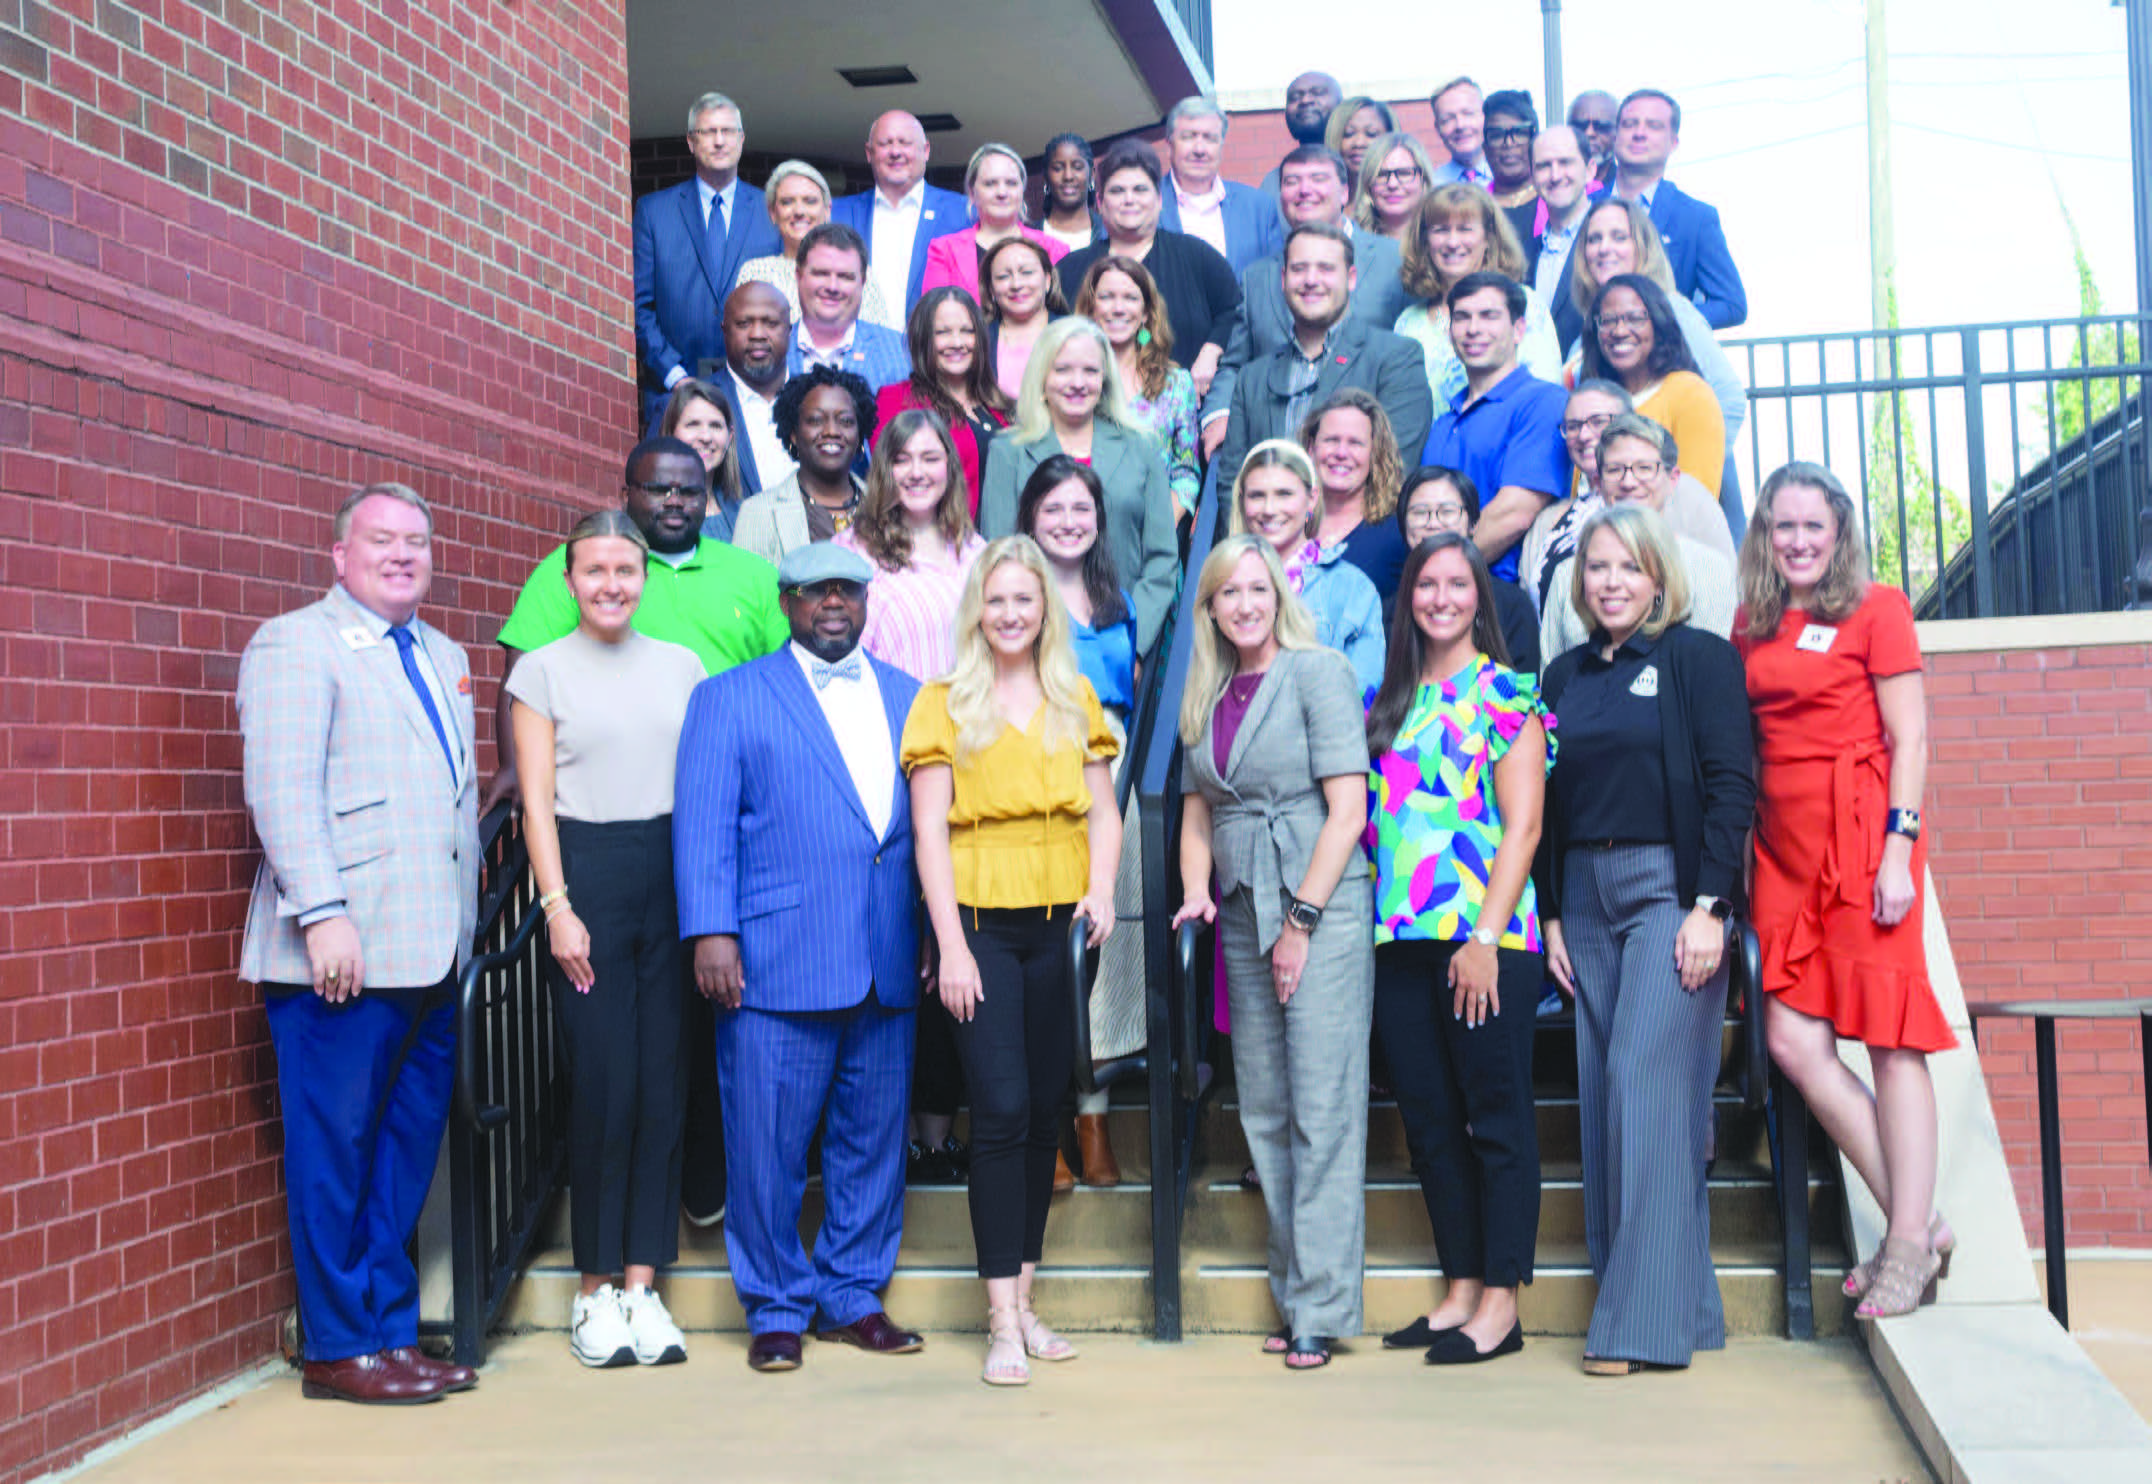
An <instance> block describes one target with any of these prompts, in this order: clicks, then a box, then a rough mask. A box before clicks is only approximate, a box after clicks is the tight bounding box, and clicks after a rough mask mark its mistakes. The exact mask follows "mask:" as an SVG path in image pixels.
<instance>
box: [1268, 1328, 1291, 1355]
mask: <svg viewBox="0 0 2152 1484" xmlns="http://www.w3.org/2000/svg"><path fill="white" fill-rule="evenodd" d="M1292 1348H1293V1327H1292V1326H1291V1325H1289V1324H1281V1325H1279V1326H1278V1327H1277V1328H1276V1329H1274V1330H1272V1331H1271V1332H1270V1333H1269V1334H1267V1335H1265V1336H1263V1353H1264V1354H1265V1355H1283V1354H1284V1353H1285V1352H1286V1351H1288V1350H1290V1349H1292Z"/></svg>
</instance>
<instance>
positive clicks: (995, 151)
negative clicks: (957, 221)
mask: <svg viewBox="0 0 2152 1484" xmlns="http://www.w3.org/2000/svg"><path fill="white" fill-rule="evenodd" d="M1028 179H1029V177H1028V176H1027V174H1026V172H1025V170H1024V157H1023V156H1022V155H1020V154H1018V153H1017V152H1016V151H1015V150H1014V149H1011V148H1010V147H1009V146H1008V145H1006V144H982V145H980V146H979V147H978V148H977V149H975V150H973V151H972V155H971V163H970V164H969V165H966V166H965V167H964V195H965V197H966V198H967V199H969V200H970V202H971V215H972V225H971V226H968V227H966V228H965V229H964V230H963V231H961V232H951V233H950V234H949V235H948V236H946V237H937V238H935V239H934V240H933V241H932V242H931V243H929V244H928V245H927V266H926V272H925V275H924V276H923V277H922V278H921V279H920V280H919V286H920V291H921V292H925V291H926V290H928V289H938V288H942V287H944V286H947V285H954V286H955V287H957V288H960V289H962V290H963V291H964V292H965V293H967V294H969V295H971V296H972V297H973V298H974V299H976V298H978V297H979V259H980V258H981V257H982V256H984V255H985V253H986V252H987V250H988V249H989V248H991V247H993V246H994V244H995V243H997V242H1007V241H1010V240H1011V239H1013V238H1017V237H1021V238H1024V239H1025V240H1027V241H1029V242H1032V243H1035V244H1037V245H1038V246H1039V247H1040V248H1041V249H1043V250H1044V251H1045V253H1046V256H1047V258H1048V259H1049V260H1050V263H1058V262H1060V261H1061V260H1062V259H1063V258H1065V257H1067V256H1068V251H1069V250H1068V248H1067V246H1066V245H1065V244H1063V243H1061V242H1060V241H1058V240H1057V239H1055V238H1053V237H1050V236H1048V235H1047V234H1046V233H1044V232H1041V231H1040V230H1039V229H1038V228H1037V227H1034V226H1032V225H1031V224H1030V223H1029V222H1027V221H1025V220H1024V190H1025V186H1026V185H1027V183H1028Z"/></svg>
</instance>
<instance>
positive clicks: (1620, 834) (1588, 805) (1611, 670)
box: [1547, 634, 1672, 845]
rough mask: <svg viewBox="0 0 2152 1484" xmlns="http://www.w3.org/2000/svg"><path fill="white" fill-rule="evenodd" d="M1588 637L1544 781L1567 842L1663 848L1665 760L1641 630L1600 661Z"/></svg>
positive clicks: (1652, 668) (1565, 694) (1653, 673)
mask: <svg viewBox="0 0 2152 1484" xmlns="http://www.w3.org/2000/svg"><path fill="white" fill-rule="evenodd" d="M1604 642H1605V636H1604V634H1594V635H1593V636H1592V639H1591V642H1590V643H1588V644H1585V645H1583V646H1581V652H1582V654H1583V658H1582V659H1581V660H1580V661H1578V664H1577V669H1576V673H1575V674H1574V675H1572V676H1570V678H1569V683H1568V685H1567V686H1566V687H1564V689H1563V691H1562V709H1561V711H1560V712H1559V713H1558V715H1559V716H1560V717H1561V729H1562V746H1561V751H1560V752H1559V753H1557V754H1556V763H1555V768H1554V773H1553V776H1552V777H1550V778H1549V779H1548V780H1547V786H1548V788H1549V790H1550V791H1551V792H1553V793H1554V794H1556V795H1557V796H1558V797H1559V800H1560V803H1559V807H1560V808H1561V810H1562V813H1563V816H1564V820H1565V823H1566V825H1567V827H1568V831H1569V839H1570V842H1571V843H1572V844H1575V843H1578V842H1584V841H1589V842H1592V843H1603V842H1606V841H1614V840H1618V841H1621V842H1623V843H1624V844H1629V845H1664V844H1666V843H1667V837H1668V835H1669V833H1670V832H1671V830H1672V819H1671V817H1670V816H1669V813H1668V810H1667V806H1666V758H1665V757H1664V756H1663V755H1662V754H1661V752H1660V750H1659V737H1660V727H1659V667H1658V665H1657V664H1655V663H1654V662H1653V660H1652V651H1653V650H1655V649H1656V648H1658V645H1657V643H1656V642H1655V641H1653V640H1651V639H1649V638H1647V637H1645V636H1644V635H1642V634H1635V635H1632V636H1630V639H1629V642H1628V643H1626V644H1624V645H1622V647H1621V648H1619V649H1617V650H1615V651H1614V658H1613V659H1611V660H1609V659H1606V658H1604V657H1603V656H1602V655H1601V654H1600V652H1599V646H1600V645H1601V644H1602V643H1604Z"/></svg>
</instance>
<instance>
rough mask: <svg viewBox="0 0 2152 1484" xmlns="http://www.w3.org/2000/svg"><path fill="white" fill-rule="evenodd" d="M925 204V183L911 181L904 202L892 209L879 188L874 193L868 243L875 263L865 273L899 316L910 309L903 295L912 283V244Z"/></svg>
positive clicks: (917, 231) (883, 299) (916, 234)
mask: <svg viewBox="0 0 2152 1484" xmlns="http://www.w3.org/2000/svg"><path fill="white" fill-rule="evenodd" d="M926 204H927V183H926V182H925V181H924V180H917V181H914V182H912V188H911V189H910V190H908V191H906V192H905V193H904V199H903V200H901V201H899V202H897V203H896V205H894V206H892V205H890V204H889V198H888V197H887V196H885V195H883V194H882V193H881V191H880V189H879V188H877V189H876V191H875V192H874V224H873V229H874V238H873V240H872V241H871V242H869V243H868V244H867V246H868V249H869V251H870V252H871V253H872V255H873V257H874V262H873V263H872V264H871V265H870V267H869V270H868V271H870V272H871V273H872V274H873V275H874V281H875V283H876V284H877V285H879V286H880V288H881V290H882V302H883V303H884V304H887V305H888V306H889V307H890V308H891V309H892V310H895V311H897V312H898V313H904V312H906V311H907V310H908V309H909V307H910V306H909V303H908V301H907V299H906V297H905V293H906V290H908V289H909V288H910V287H911V281H912V243H913V242H914V241H916V240H917V238H918V236H919V219H920V216H921V214H922V213H924V212H925V210H926Z"/></svg>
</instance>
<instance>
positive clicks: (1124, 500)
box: [979, 418, 1181, 657]
mask: <svg viewBox="0 0 2152 1484" xmlns="http://www.w3.org/2000/svg"><path fill="white" fill-rule="evenodd" d="M1059 452H1061V440H1060V439H1059V438H1058V437H1056V436H1055V435H1054V434H1053V433H1051V432H1049V433H1048V434H1047V435H1046V436H1045V437H1044V438H1041V439H1040V440H1039V441H1038V442H1036V443H1019V442H1017V441H1016V439H1015V438H1013V437H1011V436H1010V435H1009V434H1007V433H1003V434H1001V435H1000V436H999V437H997V438H995V439H994V441H993V442H991V443H989V444H987V446H986V469H985V471H984V472H983V473H982V474H981V475H980V477H979V534H980V535H982V536H984V537H986V539H987V540H989V541H995V540H999V539H1000V538H1001V537H1003V536H1013V535H1015V534H1016V501H1017V496H1018V495H1020V494H1022V493H1023V488H1024V484H1025V481H1027V480H1029V479H1030V478H1031V471H1032V470H1034V469H1036V468H1038V467H1039V465H1041V464H1043V463H1045V462H1046V461H1047V460H1048V459H1050V458H1052V457H1053V456H1054V455H1055V454H1057V453H1059ZM1091 468H1092V471H1093V472H1094V473H1096V474H1097V475H1098V481H1099V483H1100V484H1102V485H1104V486H1105V487H1106V549H1107V550H1108V551H1110V552H1112V553H1113V565H1114V568H1115V571H1116V574H1117V575H1118V576H1119V577H1120V579H1121V586H1123V587H1125V588H1127V589H1128V596H1129V602H1130V604H1131V606H1132V607H1133V608H1134V609H1135V614H1136V653H1137V655H1138V656H1139V657H1140V656H1142V655H1146V654H1149V653H1150V651H1151V645H1152V643H1153V642H1154V641H1155V640H1156V639H1157V638H1158V630H1159V628H1160V626H1161V625H1163V624H1164V623H1165V621H1166V610H1167V609H1168V608H1170V607H1171V606H1172V605H1173V597H1174V594H1175V593H1176V592H1178V591H1179V589H1180V581H1181V548H1180V538H1179V537H1178V536H1177V535H1176V534H1175V532H1174V529H1173V520H1174V516H1173V492H1172V491H1171V490H1170V489H1169V488H1167V485H1166V456H1165V450H1164V449H1163V448H1162V447H1160V445H1159V444H1158V443H1157V442H1156V441H1154V440H1153V439H1152V438H1151V437H1150V435H1149V434H1146V433H1142V432H1138V431H1136V430H1135V429H1132V428H1124V427H1122V426H1121V425H1120V424H1118V423H1110V422H1108V421H1106V419H1104V418H1099V419H1098V420H1097V421H1095V422H1094V423H1093V424H1092V425H1091Z"/></svg>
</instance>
